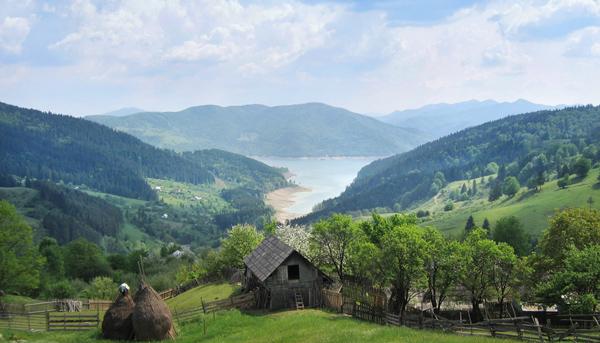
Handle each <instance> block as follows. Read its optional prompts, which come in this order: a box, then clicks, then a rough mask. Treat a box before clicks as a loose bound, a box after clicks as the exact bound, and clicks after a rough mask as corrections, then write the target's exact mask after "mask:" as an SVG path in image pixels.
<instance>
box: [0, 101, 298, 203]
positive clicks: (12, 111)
mask: <svg viewBox="0 0 600 343" xmlns="http://www.w3.org/2000/svg"><path fill="white" fill-rule="evenodd" d="M0 159H1V160H2V164H0V174H12V175H17V176H21V177H29V178H38V179H49V180H53V181H56V182H58V181H61V182H65V183H71V184H76V185H87V186H89V187H90V188H93V189H96V190H99V191H101V192H104V193H110V194H116V195H122V196H125V197H129V198H138V199H144V200H155V199H156V194H155V192H154V191H153V190H152V189H151V188H150V186H149V185H148V184H147V182H146V181H145V178H155V179H171V180H174V181H179V182H185V183H191V184H211V183H213V182H214V180H215V176H216V177H220V178H225V179H227V181H230V182H231V183H233V184H237V185H240V186H245V187H251V188H254V189H261V190H265V191H268V190H271V189H274V188H278V187H281V186H284V185H285V184H286V181H285V178H284V177H283V175H282V173H281V171H280V170H277V169H275V168H271V167H269V166H267V165H265V164H263V163H261V162H258V161H255V160H252V159H249V158H246V157H244V156H239V155H235V154H232V153H228V152H225V151H219V150H211V151H205V152H194V153H188V154H186V155H185V156H183V155H182V154H178V153H174V152H172V151H168V150H162V149H158V148H155V147H153V146H151V145H149V144H146V143H143V142H142V141H140V140H138V139H136V138H135V137H133V136H130V135H128V134H125V133H120V132H116V131H115V130H112V129H110V128H108V127H105V126H103V125H99V124H96V123H93V122H91V121H88V120H85V119H81V118H74V117H70V116H64V115H56V114H51V113H44V112H40V111H36V110H32V109H25V108H20V107H16V106H11V105H7V104H3V103H0Z"/></svg>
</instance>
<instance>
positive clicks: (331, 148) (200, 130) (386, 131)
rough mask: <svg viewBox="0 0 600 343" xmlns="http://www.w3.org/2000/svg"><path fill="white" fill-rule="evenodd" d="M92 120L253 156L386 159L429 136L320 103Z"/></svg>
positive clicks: (148, 138)
mask: <svg viewBox="0 0 600 343" xmlns="http://www.w3.org/2000/svg"><path fill="white" fill-rule="evenodd" d="M87 119H89V120H92V121H95V122H98V123H101V124H104V125H107V126H110V127H112V128H114V129H117V130H120V131H123V132H127V133H129V134H132V135H134V136H136V137H138V138H140V139H141V140H143V141H145V142H147V143H150V144H152V145H155V146H158V147H162V148H168V149H173V150H176V151H186V150H198V149H208V148H217V149H223V150H227V151H232V152H235V153H240V154H244V155H250V156H285V157H301V156H387V155H391V154H395V153H399V152H402V151H407V150H409V149H411V148H413V147H415V146H417V145H419V144H421V143H424V142H425V138H424V134H423V133H421V132H419V131H418V130H414V129H410V130H409V129H405V128H401V127H395V126H393V125H389V124H385V123H382V122H380V121H378V120H376V119H374V118H371V117H367V116H363V115H360V114H357V113H353V112H350V111H348V110H345V109H342V108H337V107H332V106H328V105H325V104H320V103H307V104H300V105H288V106H274V107H269V106H264V105H245V106H230V107H221V106H216V105H204V106H196V107H190V108H188V109H185V110H183V111H179V112H143V113H136V114H132V115H127V116H123V117H115V116H89V117H87Z"/></svg>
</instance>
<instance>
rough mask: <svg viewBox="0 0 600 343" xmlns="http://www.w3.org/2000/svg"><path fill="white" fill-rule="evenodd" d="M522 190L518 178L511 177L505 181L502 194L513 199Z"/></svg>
mask: <svg viewBox="0 0 600 343" xmlns="http://www.w3.org/2000/svg"><path fill="white" fill-rule="evenodd" d="M520 188H521V185H520V184H519V180H517V178H516V177H514V176H509V177H507V178H506V179H504V183H503V184H502V193H504V194H505V195H508V196H509V197H512V196H514V195H515V194H517V192H519V189H520Z"/></svg>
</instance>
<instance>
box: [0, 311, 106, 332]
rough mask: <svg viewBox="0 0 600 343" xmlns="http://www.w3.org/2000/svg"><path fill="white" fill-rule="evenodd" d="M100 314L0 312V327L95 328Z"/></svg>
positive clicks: (34, 328) (44, 329)
mask: <svg viewBox="0 0 600 343" xmlns="http://www.w3.org/2000/svg"><path fill="white" fill-rule="evenodd" d="M99 323H100V314H99V313H95V314H81V313H67V312H45V311H38V312H31V313H29V312H26V313H22V312H21V313H9V312H3V313H1V314H0V329H10V330H20V331H58V330H63V331H75V330H77V331H79V330H89V329H94V328H97V327H98V325H99Z"/></svg>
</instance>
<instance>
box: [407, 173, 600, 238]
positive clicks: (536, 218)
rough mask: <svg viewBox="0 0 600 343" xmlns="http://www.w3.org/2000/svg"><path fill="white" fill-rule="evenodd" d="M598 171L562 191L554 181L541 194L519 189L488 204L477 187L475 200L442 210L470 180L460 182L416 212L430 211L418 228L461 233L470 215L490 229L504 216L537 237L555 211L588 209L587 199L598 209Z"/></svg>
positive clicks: (485, 197) (446, 189)
mask: <svg viewBox="0 0 600 343" xmlns="http://www.w3.org/2000/svg"><path fill="white" fill-rule="evenodd" d="M599 174H600V169H598V168H596V169H592V171H591V172H590V174H589V175H588V176H587V177H586V178H584V179H583V180H581V181H579V182H576V183H574V184H572V185H570V186H568V187H567V188H565V189H561V188H559V187H558V186H557V182H556V181H552V182H548V183H546V184H545V185H543V186H542V187H541V190H540V191H530V190H527V189H526V188H523V189H521V191H520V192H519V193H517V194H516V195H515V196H514V197H512V198H509V197H503V198H501V199H500V200H498V201H496V202H489V201H488V194H489V190H485V188H484V187H480V188H479V189H480V190H481V193H480V194H479V196H478V197H477V198H475V199H470V200H467V201H458V202H454V203H453V204H454V209H453V210H451V211H444V206H445V205H446V204H447V203H448V202H449V201H451V200H450V199H449V197H448V195H449V194H450V192H452V191H453V190H455V191H456V190H459V189H460V188H461V186H462V185H463V184H471V182H472V180H460V181H456V182H453V183H450V184H449V185H447V186H446V187H444V189H442V190H441V191H440V193H438V194H437V195H436V196H435V197H434V198H432V199H430V200H429V201H427V202H426V203H424V204H423V205H421V206H418V207H417V208H415V209H414V210H415V211H418V210H421V211H429V212H430V213H431V215H430V216H429V217H426V218H424V220H423V222H422V224H421V225H423V226H434V227H436V228H438V229H440V230H442V231H444V232H448V233H451V234H460V233H462V230H463V229H464V227H465V223H466V222H467V218H468V217H469V216H470V215H473V218H474V219H475V223H476V224H477V225H479V226H481V225H482V222H483V220H484V219H485V218H487V219H488V220H489V221H490V223H491V225H492V227H493V226H494V224H495V222H496V221H497V220H498V219H499V218H501V217H505V216H515V217H517V218H518V219H519V221H520V222H521V223H522V224H523V226H524V228H525V230H527V231H528V232H529V233H531V234H532V235H534V236H539V235H540V234H541V233H542V231H543V230H544V229H545V228H547V227H548V220H549V219H550V217H551V216H552V215H554V214H555V212H556V211H557V210H560V209H564V208H574V207H588V206H589V204H588V202H587V201H588V199H589V198H590V197H591V198H592V199H593V200H594V202H593V204H592V208H600V183H598V175H599Z"/></svg>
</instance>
